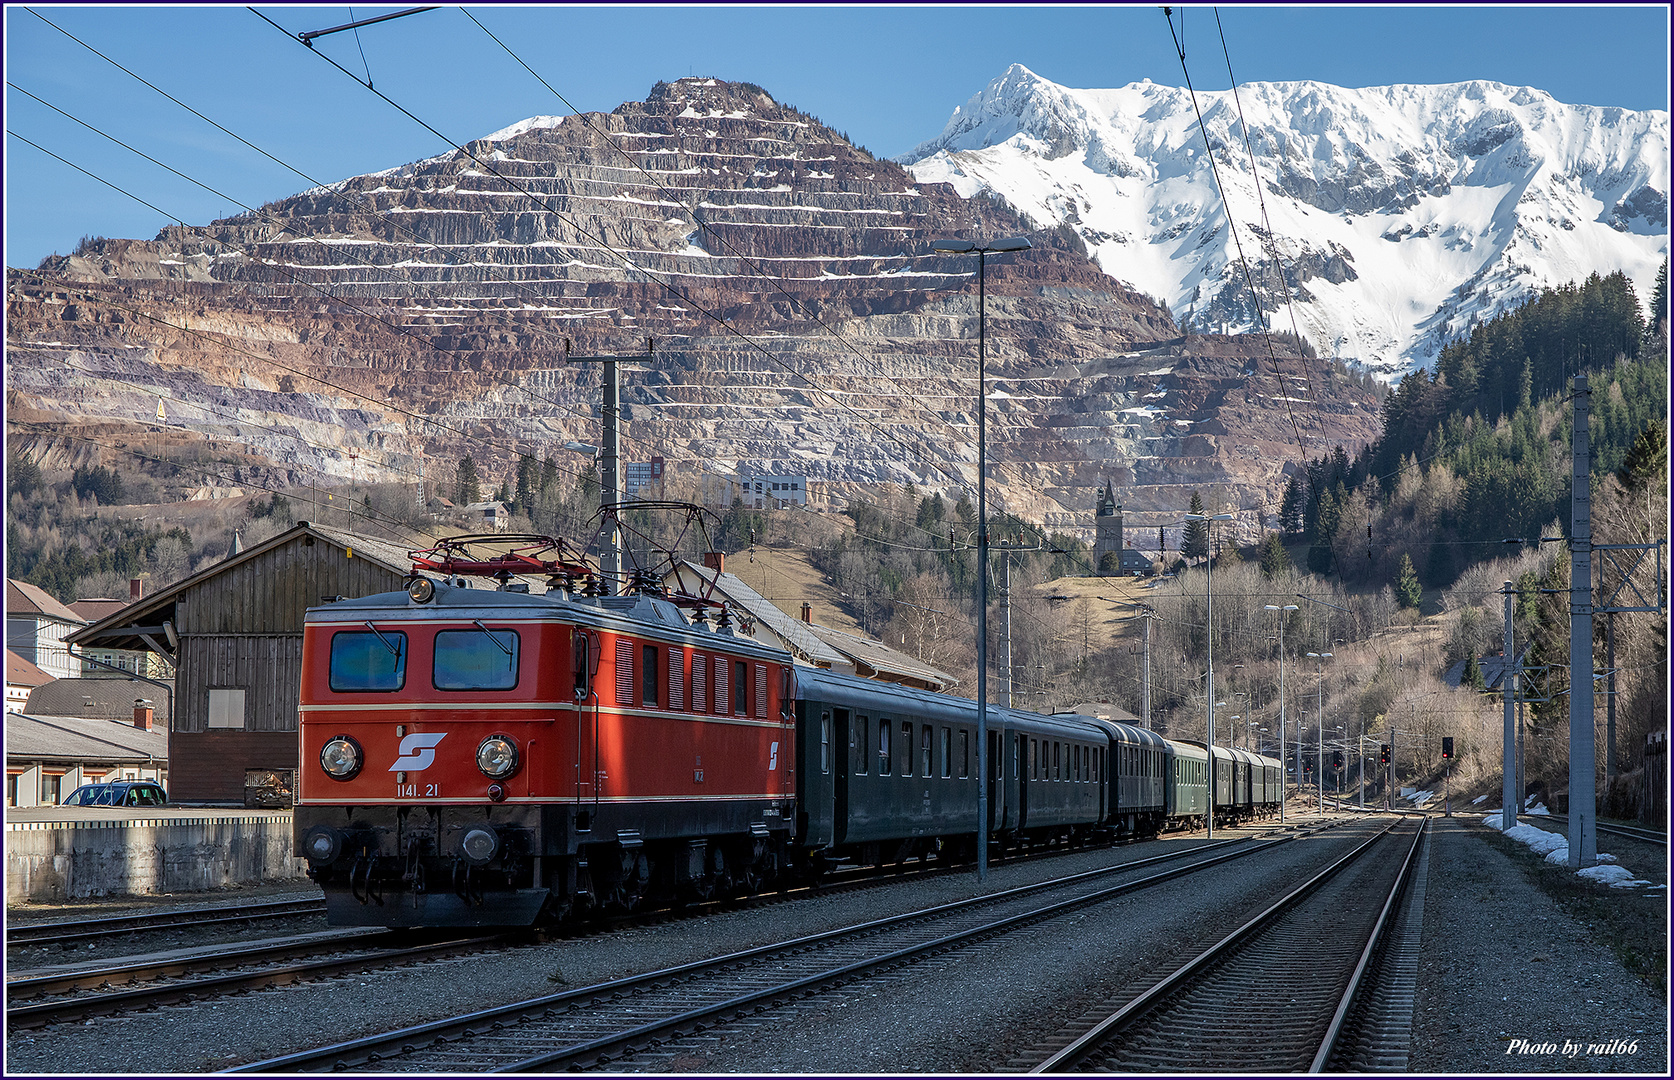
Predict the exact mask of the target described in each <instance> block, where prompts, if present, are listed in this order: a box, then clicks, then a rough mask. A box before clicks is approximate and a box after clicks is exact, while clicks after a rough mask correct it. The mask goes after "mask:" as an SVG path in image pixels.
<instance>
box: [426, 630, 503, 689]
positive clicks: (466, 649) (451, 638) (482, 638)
mask: <svg viewBox="0 0 1674 1080" xmlns="http://www.w3.org/2000/svg"><path fill="white" fill-rule="evenodd" d="M518 645H519V640H518V635H517V631H515V630H491V629H488V628H486V627H485V628H483V629H480V630H439V631H437V633H436V677H435V684H436V689H438V690H510V689H511V688H512V687H514V686H516V685H517V655H518Z"/></svg>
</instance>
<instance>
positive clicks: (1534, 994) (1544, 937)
mask: <svg viewBox="0 0 1674 1080" xmlns="http://www.w3.org/2000/svg"><path fill="white" fill-rule="evenodd" d="M1431 827H1432V828H1433V829H1435V830H1436V832H1435V838H1434V845H1435V846H1434V848H1433V850H1432V851H1431V855H1430V888H1429V894H1428V896H1427V898H1426V903H1425V912H1424V938H1423V941H1424V944H1423V959H1422V961H1421V962H1420V965H1419V981H1418V994H1417V1004H1416V1016H1415V1017H1414V1025H1413V1027H1414V1036H1413V1047H1412V1051H1413V1053H1412V1059H1411V1068H1412V1071H1414V1072H1417V1073H1445V1072H1464V1073H1530V1072H1565V1073H1570V1072H1632V1073H1652V1074H1658V1075H1667V1069H1668V1003H1667V1001H1666V999H1665V998H1664V997H1663V996H1661V995H1659V994H1657V993H1656V992H1655V991H1653V990H1652V989H1650V988H1649V987H1648V986H1647V985H1646V984H1645V983H1644V982H1643V981H1642V980H1640V979H1639V978H1637V977H1635V976H1634V975H1633V974H1631V973H1630V972H1629V971H1627V970H1626V969H1625V968H1624V967H1623V966H1622V965H1621V963H1620V962H1619V961H1618V960H1617V959H1616V957H1615V956H1614V954H1613V953H1612V952H1611V949H1610V947H1609V945H1608V944H1607V943H1606V942H1605V941H1604V940H1603V939H1602V936H1601V934H1600V933H1599V932H1598V931H1597V929H1596V928H1594V927H1591V926H1589V925H1587V924H1585V923H1583V922H1580V921H1579V920H1577V919H1575V918H1574V917H1572V916H1571V915H1569V914H1568V913H1566V912H1565V911H1564V910H1563V908H1562V907H1561V906H1560V905H1559V904H1558V903H1557V902H1556V901H1555V900H1553V899H1552V898H1551V897H1550V896H1548V895H1547V894H1546V893H1545V892H1544V891H1543V890H1542V889H1541V888H1540V887H1539V886H1538V885H1536V884H1535V883H1534V881H1532V880H1531V879H1530V876H1529V874H1528V872H1527V870H1526V868H1525V866H1524V865H1523V864H1522V863H1520V862H1519V861H1518V860H1519V859H1521V860H1525V861H1526V862H1528V863H1533V862H1534V861H1535V860H1536V859H1538V856H1536V855H1534V854H1533V853H1532V852H1527V850H1526V849H1524V850H1523V851H1522V852H1521V853H1519V854H1514V855H1508V854H1506V853H1505V852H1503V851H1501V850H1500V849H1499V848H1498V847H1496V846H1495V845H1494V844H1492V843H1490V842H1489V839H1488V837H1487V835H1486V833H1487V829H1486V828H1485V827H1484V826H1483V825H1482V824H1481V817H1480V815H1477V816H1470V815H1466V816H1462V817H1454V818H1436V819H1434V821H1433V822H1432V826H1431ZM1664 857H1665V858H1666V855H1665V856H1664ZM1635 869H1637V867H1636V868H1635ZM1609 899H1610V902H1613V903H1641V904H1643V903H1655V904H1658V905H1663V906H1664V907H1663V910H1664V912H1666V906H1665V905H1666V898H1665V897H1658V898H1647V897H1636V896H1626V895H1621V894H1620V893H1618V894H1617V895H1616V896H1614V897H1610V898H1609ZM1661 931H1662V934H1663V937H1664V939H1665V940H1666V937H1667V933H1668V923H1667V919H1666V915H1665V917H1664V918H1663V919H1662V920H1661ZM1624 1044H1626V1045H1634V1044H1636V1046H1635V1050H1634V1052H1632V1053H1629V1052H1627V1051H1626V1045H1624ZM1566 1048H1568V1049H1569V1050H1570V1051H1571V1052H1569V1053H1566V1052H1565V1051H1566ZM1612 1051H1613V1052H1612Z"/></svg>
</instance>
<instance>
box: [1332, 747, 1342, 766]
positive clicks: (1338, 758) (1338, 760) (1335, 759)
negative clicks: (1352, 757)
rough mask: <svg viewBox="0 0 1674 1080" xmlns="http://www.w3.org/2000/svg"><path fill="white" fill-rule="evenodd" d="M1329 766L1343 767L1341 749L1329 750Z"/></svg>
mask: <svg viewBox="0 0 1674 1080" xmlns="http://www.w3.org/2000/svg"><path fill="white" fill-rule="evenodd" d="M1331 767H1332V768H1333V769H1340V768H1342V767H1343V752H1342V751H1341V750H1333V751H1331Z"/></svg>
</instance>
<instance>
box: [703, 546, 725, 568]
mask: <svg viewBox="0 0 1674 1080" xmlns="http://www.w3.org/2000/svg"><path fill="white" fill-rule="evenodd" d="M703 565H705V566H707V567H709V569H711V570H713V571H715V572H716V573H717V574H724V573H726V572H727V557H726V556H725V555H723V554H722V553H721V552H719V551H706V552H704V553H703Z"/></svg>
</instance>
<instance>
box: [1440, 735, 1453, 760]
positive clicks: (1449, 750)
mask: <svg viewBox="0 0 1674 1080" xmlns="http://www.w3.org/2000/svg"><path fill="white" fill-rule="evenodd" d="M1442 760H1443V761H1452V760H1453V736H1451V735H1443V736H1442Z"/></svg>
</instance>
